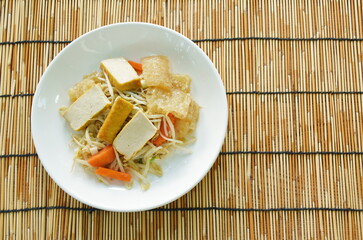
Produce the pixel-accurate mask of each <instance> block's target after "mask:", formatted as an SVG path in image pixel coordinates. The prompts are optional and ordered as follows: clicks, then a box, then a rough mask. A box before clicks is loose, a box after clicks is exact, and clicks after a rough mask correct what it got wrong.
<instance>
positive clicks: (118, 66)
mask: <svg viewBox="0 0 363 240" xmlns="http://www.w3.org/2000/svg"><path fill="white" fill-rule="evenodd" d="M100 68H101V69H102V70H103V71H105V73H106V74H107V76H108V78H109V79H110V82H111V84H112V85H113V86H114V87H115V88H117V89H118V90H119V91H126V90H130V89H137V88H140V87H141V82H140V77H139V75H138V74H137V72H136V71H135V69H134V68H133V67H132V66H131V65H130V64H129V63H128V61H127V60H126V59H124V58H122V57H120V58H111V59H106V60H103V61H101V66H100Z"/></svg>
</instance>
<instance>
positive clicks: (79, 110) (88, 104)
mask: <svg viewBox="0 0 363 240" xmlns="http://www.w3.org/2000/svg"><path fill="white" fill-rule="evenodd" d="M110 104H111V102H110V101H109V100H108V99H107V97H106V96H105V94H104V93H103V91H102V89H101V86H100V85H99V84H97V85H95V86H93V87H92V88H91V89H90V90H88V91H87V92H85V93H84V94H83V95H82V96H80V97H79V98H78V99H77V100H76V101H75V102H74V103H72V105H71V106H69V108H68V109H67V110H65V112H64V115H63V117H64V118H65V119H66V120H67V121H68V122H69V124H70V126H71V128H72V129H74V130H76V131H79V130H81V129H83V128H84V127H86V126H87V125H88V123H89V122H90V121H91V120H92V118H93V117H95V116H96V115H97V114H98V113H100V112H101V111H102V110H103V109H105V108H106V107H108V106H109V105H110Z"/></svg>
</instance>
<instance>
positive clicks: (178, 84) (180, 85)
mask: <svg viewBox="0 0 363 240" xmlns="http://www.w3.org/2000/svg"><path fill="white" fill-rule="evenodd" d="M170 80H171V84H172V87H173V88H176V89H179V90H181V91H183V92H185V93H189V92H190V82H191V81H192V79H191V78H190V77H189V76H188V75H183V74H173V75H172V77H171V79H170Z"/></svg>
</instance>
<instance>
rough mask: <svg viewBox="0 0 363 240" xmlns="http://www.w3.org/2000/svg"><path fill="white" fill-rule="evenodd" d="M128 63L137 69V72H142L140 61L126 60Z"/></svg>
mask: <svg viewBox="0 0 363 240" xmlns="http://www.w3.org/2000/svg"><path fill="white" fill-rule="evenodd" d="M128 62H129V63H130V65H131V66H132V67H133V68H134V69H135V70H136V71H137V72H142V65H141V64H140V63H137V62H133V61H128Z"/></svg>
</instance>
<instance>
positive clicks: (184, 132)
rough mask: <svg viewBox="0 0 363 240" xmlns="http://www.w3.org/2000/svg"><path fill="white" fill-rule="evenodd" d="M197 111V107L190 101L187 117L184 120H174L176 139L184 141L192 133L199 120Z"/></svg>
mask: <svg viewBox="0 0 363 240" xmlns="http://www.w3.org/2000/svg"><path fill="white" fill-rule="evenodd" d="M199 109H200V107H199V105H198V104H197V103H196V102H194V101H193V100H192V102H191V104H190V105H189V109H188V114H187V117H186V118H185V119H178V118H177V119H176V121H175V135H176V138H177V139H179V140H185V138H186V137H187V136H188V135H189V134H190V133H192V132H194V130H195V128H196V126H197V122H198V118H199Z"/></svg>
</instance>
